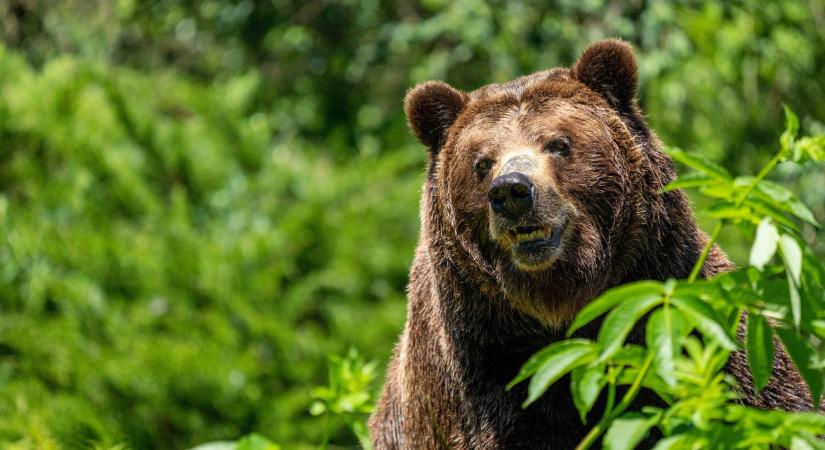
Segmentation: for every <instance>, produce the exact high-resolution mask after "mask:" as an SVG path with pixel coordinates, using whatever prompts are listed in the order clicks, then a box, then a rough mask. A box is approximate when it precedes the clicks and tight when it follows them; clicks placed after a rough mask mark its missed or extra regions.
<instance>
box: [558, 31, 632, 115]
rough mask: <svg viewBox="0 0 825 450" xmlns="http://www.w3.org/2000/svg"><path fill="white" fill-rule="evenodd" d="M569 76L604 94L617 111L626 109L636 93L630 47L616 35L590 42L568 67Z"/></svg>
mask: <svg viewBox="0 0 825 450" xmlns="http://www.w3.org/2000/svg"><path fill="white" fill-rule="evenodd" d="M571 73H572V75H573V78H575V79H577V80H579V81H580V82H582V83H583V84H584V85H585V86H587V87H589V88H590V89H592V90H593V91H595V92H596V93H598V94H599V95H601V96H602V97H604V98H605V100H607V101H608V103H610V104H611V105H612V106H613V107H614V108H616V109H617V110H619V111H627V110H629V109H630V108H631V106H632V104H633V99H634V98H635V97H636V83H637V82H638V74H637V66H636V57H635V56H634V55H633V48H631V47H630V44H628V43H627V42H625V41H622V40H619V39H605V40H602V41H597V42H594V43H593V44H590V46H589V47H587V50H585V51H584V53H582V55H581V56H580V57H579V60H578V61H576V64H575V65H574V66H573V68H572V69H571Z"/></svg>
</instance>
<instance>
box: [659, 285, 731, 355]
mask: <svg viewBox="0 0 825 450" xmlns="http://www.w3.org/2000/svg"><path fill="white" fill-rule="evenodd" d="M670 300H671V302H672V303H673V305H674V306H676V307H677V308H679V309H680V310H681V311H682V312H683V313H684V314H685V317H687V319H688V320H690V321H691V322H692V323H693V325H694V326H695V327H696V328H697V329H698V330H699V331H701V332H702V334H704V335H705V336H708V337H710V338H712V339H714V340H715V341H716V342H717V343H718V344H719V345H721V346H722V347H723V348H725V349H726V350H730V351H733V350H736V343H734V342H733V339H731V337H730V336H729V335H728V333H727V332H726V331H725V327H724V326H723V325H722V324H721V323H720V321H719V319H718V318H717V315H716V312H715V311H714V310H713V308H711V307H710V306H709V305H708V304H707V303H705V302H703V301H702V300H700V299H699V298H697V297H690V296H678V297H677V296H674V297H673V298H671V299H670Z"/></svg>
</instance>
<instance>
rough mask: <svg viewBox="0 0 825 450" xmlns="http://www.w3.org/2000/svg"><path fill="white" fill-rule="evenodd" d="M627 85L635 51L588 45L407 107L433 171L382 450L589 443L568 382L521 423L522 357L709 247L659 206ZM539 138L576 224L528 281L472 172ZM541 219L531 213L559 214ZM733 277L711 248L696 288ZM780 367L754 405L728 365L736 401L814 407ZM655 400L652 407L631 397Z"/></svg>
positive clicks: (667, 176)
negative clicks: (546, 64)
mask: <svg viewBox="0 0 825 450" xmlns="http://www.w3.org/2000/svg"><path fill="white" fill-rule="evenodd" d="M635 74H636V66H635V60H634V59H633V56H632V53H631V51H630V48H629V46H627V44H625V43H623V42H620V41H614V40H609V41H601V42H599V43H596V44H594V45H593V46H591V47H590V48H589V49H588V50H587V51H585V53H584V54H583V55H582V57H581V58H580V60H579V62H578V63H577V64H576V65H575V66H574V68H573V69H572V70H570V69H563V68H557V69H551V70H547V71H543V72H539V73H536V74H533V75H529V76H526V77H522V78H519V79H517V80H514V81H511V82H508V83H503V84H495V85H489V86H485V87H482V88H480V89H478V90H476V91H473V92H471V93H463V92H460V91H457V90H455V89H453V88H452V87H450V86H448V85H446V84H444V83H440V82H430V83H427V84H424V85H422V86H419V87H418V88H416V89H414V90H413V91H411V93H410V94H409V95H408V97H407V100H406V112H407V116H408V118H409V120H410V125H411V128H412V129H413V132H414V133H415V134H416V136H418V137H419V139H420V140H421V141H422V142H423V143H424V144H425V145H427V146H428V148H429V150H430V164H429V165H430V169H429V171H428V175H427V178H426V181H425V183H424V186H423V191H422V198H421V205H420V208H421V235H420V238H419V243H418V247H417V249H416V254H415V259H414V262H413V265H412V269H411V272H410V281H409V292H408V299H409V304H408V314H407V323H406V326H405V329H404V332H403V334H402V335H401V341H400V343H399V344H398V346H397V347H396V350H395V356H394V357H393V359H392V361H391V363H390V366H389V371H388V377H387V381H386V385H385V388H384V393H383V395H382V398H381V400H380V402H379V405H378V410H377V412H376V413H375V414H374V415H373V417H372V418H371V420H370V424H369V425H370V432H371V435H372V439H373V441H374V443H375V447H376V449H379V450H381V449H424V448H434V449H435V448H455V449H496V448H531V449H533V448H548V449H565V448H573V446H575V444H576V443H577V442H579V441H580V439H581V438H582V437H583V436H584V434H585V433H586V432H587V430H588V429H589V426H585V425H583V424H582V423H581V421H580V420H579V417H578V413H577V412H576V410H575V408H574V406H573V403H572V400H571V398H570V394H569V383H567V382H566V381H565V380H562V381H560V382H558V383H556V384H555V385H554V386H552V387H551V388H550V390H549V391H548V392H547V393H546V394H545V395H544V396H543V397H542V398H541V399H540V400H539V401H537V402H536V403H534V404H532V405H531V406H530V407H528V408H526V409H522V408H521V406H520V405H521V402H522V401H523V400H524V399H525V398H526V383H522V384H521V385H519V386H517V387H516V388H514V389H513V390H512V391H509V392H506V391H505V389H504V386H505V385H506V384H507V382H509V381H510V380H511V379H512V378H513V377H514V376H515V375H516V373H517V372H518V369H519V368H520V367H521V365H522V364H523V363H524V362H525V361H526V360H527V358H528V357H529V356H530V355H531V354H533V353H534V352H536V351H537V350H539V349H540V348H542V347H543V346H545V345H547V344H549V343H551V342H554V341H557V340H559V339H562V338H563V332H564V325H566V324H567V323H568V322H569V320H570V319H571V318H572V317H573V315H574V314H575V313H576V312H577V311H578V310H579V309H580V308H581V306H582V305H584V304H586V303H587V302H588V301H590V300H591V299H593V298H594V297H596V296H597V295H598V294H600V293H601V292H603V291H604V290H606V289H608V288H610V287H613V286H617V285H620V284H623V283H628V282H632V281H636V280H642V279H654V280H665V279H667V278H670V277H673V278H685V277H687V276H688V274H689V273H690V270H691V267H692V266H693V264H694V262H695V261H696V260H697V258H698V255H699V253H700V251H701V249H702V247H703V246H704V244H705V242H706V239H707V237H706V236H705V234H704V233H703V232H702V231H701V230H699V228H698V227H697V226H696V223H695V221H694V219H693V216H692V212H691V209H690V206H689V204H688V201H687V199H686V197H685V195H684V194H683V193H682V192H680V191H675V192H668V193H664V194H660V193H658V191H659V189H660V188H661V187H662V186H663V185H664V184H666V183H667V182H669V181H670V180H672V179H673V178H674V177H675V172H674V170H673V167H672V163H671V161H670V159H669V158H668V157H667V156H666V155H665V154H664V153H663V152H662V151H661V149H660V147H661V145H660V143H659V141H658V139H657V138H656V136H655V134H654V133H653V132H652V131H650V130H649V128H648V127H647V125H646V123H645V122H644V119H643V118H642V115H641V112H640V111H639V109H638V107H637V106H636V104H635V100H634V95H635V86H636V75H635ZM502 123H517V124H518V125H517V126H513V127H511V129H509V130H505V129H503V128H501V124H502ZM545 128H547V129H546V130H545ZM513 130H515V131H513ZM544 131H547V132H548V133H549V132H564V133H567V134H568V135H570V136H571V138H572V139H573V140H574V141H575V145H574V152H577V153H576V155H574V156H573V157H572V158H569V159H566V160H561V159H558V158H557V159H549V161H550V162H549V163H548V164H547V166H546V168H543V169H542V170H541V171H540V172H541V173H540V174H538V175H536V176H537V177H539V178H540V183H541V185H542V186H543V188H544V189H547V190H548V191H554V192H557V193H558V195H559V197H560V199H561V200H560V202H561V203H558V202H557V203H555V204H556V205H557V206H558V205H559V204H563V205H567V206H565V207H566V208H569V209H570V211H567V212H566V213H565V214H568V213H569V214H570V216H571V220H573V221H574V227H575V228H574V232H571V233H569V235H568V236H566V241H567V242H568V244H567V245H568V246H569V247H567V248H565V251H564V252H563V253H562V255H561V256H560V258H559V260H558V261H555V262H553V264H552V266H551V267H550V268H549V269H547V270H535V271H524V270H521V269H520V268H518V267H516V266H515V265H514V264H513V262H512V258H510V255H509V253H508V252H507V249H506V247H503V246H502V245H501V244H500V242H498V241H496V240H495V239H493V238H492V237H491V234H490V227H491V224H490V220H491V219H490V217H489V214H488V207H487V197H486V193H485V191H486V189H484V187H483V186H484V185H485V184H484V183H485V182H484V180H478V179H477V177H476V176H475V174H473V173H472V167H473V163H474V161H475V160H476V158H478V155H479V153H480V152H484V151H487V152H492V153H494V154H496V152H499V154H500V153H501V152H506V151H508V148H511V147H512V146H513V145H514V144H513V143H514V142H515V143H517V144H518V145H521V146H523V147H525V148H529V149H532V150H531V151H536V146H537V145H540V144H541V143H540V142H539V141H540V140H541V139H542V138H544V137H545V136H543V132H544ZM484 145H487V146H488V148H486V149H484V148H479V146H484ZM547 158H556V157H551V156H547ZM543 167H544V166H543ZM551 203H552V202H549V203H547V204H551ZM538 209H541V207H540V205H539V207H538ZM545 209H546V210H543V211H541V210H540V211H538V212H537V213H536V214H539V215H544V216H547V217H550V218H551V219H552V217H555V216H554V214H561V213H560V212H559V211H555V210H553V211H551V209H553V208H551V207H546V208H545ZM730 268H731V264H730V262H729V261H728V260H727V258H726V257H725V255H724V254H723V253H722V252H721V251H719V250H718V249H716V248H714V249H713V251H712V252H711V253H710V255H709V258H708V260H707V262H706V264H705V267H704V270H703V272H702V274H703V276H706V277H708V276H713V275H714V274H716V273H718V272H720V271H724V270H729V269H730ZM595 332H596V329H595V328H593V327H589V328H586V329H583V330H581V331H580V333H579V334H580V335H582V336H587V337H593V336H594V335H595ZM777 354H778V358H777V363H776V364H777V366H776V369H775V374H776V375H780V377H781V378H778V380H779V381H774V383H772V384H771V386H769V388H768V389H767V390H766V391H765V392H764V393H763V394H761V395H760V396H759V397H754V396H752V395H749V393H750V391H749V389H750V386H751V385H750V384H749V382H750V381H749V378H748V376H747V364H746V362H745V359H744V356H743V355H741V354H737V355H735V356H734V357H733V358H732V362H731V364H730V370H731V372H732V373H733V375H734V376H735V377H736V378H737V379H739V380H740V381H741V382H742V384H743V386H744V391H745V393H746V394H748V396H747V400H746V401H747V402H748V403H750V404H753V405H756V406H760V407H782V408H787V409H804V408H807V407H810V398H809V397H807V393H806V392H805V390H804V388H803V387H802V384H801V380H800V379H799V376H798V375H797V374H796V373H795V372H794V371H793V370H792V366H791V364H790V362H789V361H788V359H787V356H786V355H785V354H784V352H782V351H781V349H779V351H778V353H777ZM656 401H657V400H656V399H655V398H653V397H652V394H650V393H644V394H643V395H642V396H641V397H640V398H639V402H640V404H641V403H651V402H656ZM594 414H596V416H594V417H598V416H599V415H600V412H599V411H598V407H597V408H596V411H595V412H594Z"/></svg>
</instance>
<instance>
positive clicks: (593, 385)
mask: <svg viewBox="0 0 825 450" xmlns="http://www.w3.org/2000/svg"><path fill="white" fill-rule="evenodd" d="M603 377H604V366H603V365H597V366H593V367H577V368H576V369H575V370H573V372H572V374H571V382H570V393H571V394H572V395H573V403H574V404H575V405H576V409H578V410H579V416H580V417H581V420H582V423H585V421H586V419H587V413H588V412H590V408H592V407H593V403H595V402H596V399H597V398H598V397H599V392H601V390H602V386H603V385H604V383H603V381H602V380H603Z"/></svg>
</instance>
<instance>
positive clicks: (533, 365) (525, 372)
mask: <svg viewBox="0 0 825 450" xmlns="http://www.w3.org/2000/svg"><path fill="white" fill-rule="evenodd" d="M580 348H594V349H595V344H594V343H593V342H592V341H590V340H587V339H568V340H565V341H559V342H554V343H552V344H550V345H548V346H547V347H544V348H543V349H541V350H539V351H538V352H536V353H535V354H533V356H531V357H530V358H529V359H528V360H527V362H525V363H524V365H522V366H521V370H519V373H518V375H516V377H515V378H513V381H511V382H510V383H508V384H507V390H510V389H512V388H513V386H515V385H517V384H519V383H521V382H522V381H524V380H526V379H527V378H529V377H530V376H531V375H533V374H534V373H536V371H537V370H538V369H539V367H541V366H542V365H543V364H544V363H545V362H546V361H547V360H549V359H551V358H553V357H555V356H556V355H558V354H560V353H565V352H568V351H570V350H571V349H580Z"/></svg>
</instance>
